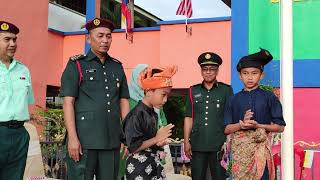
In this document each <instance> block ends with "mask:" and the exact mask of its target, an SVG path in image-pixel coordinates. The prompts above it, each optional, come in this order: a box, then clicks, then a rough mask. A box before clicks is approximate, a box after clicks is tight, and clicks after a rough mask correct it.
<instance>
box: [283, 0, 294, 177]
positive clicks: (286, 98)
mask: <svg viewBox="0 0 320 180" xmlns="http://www.w3.org/2000/svg"><path fill="white" fill-rule="evenodd" d="M280 2H281V4H280V16H281V21H280V22H281V25H280V27H281V40H280V47H281V48H280V52H281V53H280V54H281V59H280V62H281V100H282V103H283V116H284V119H285V121H286V123H287V125H286V127H285V131H284V133H283V135H282V149H281V159H282V179H283V180H293V179H294V151H293V45H292V44H293V32H292V0H281V1H280Z"/></svg>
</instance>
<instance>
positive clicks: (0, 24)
mask: <svg viewBox="0 0 320 180" xmlns="http://www.w3.org/2000/svg"><path fill="white" fill-rule="evenodd" d="M0 32H9V33H13V34H18V33H19V28H18V27H17V26H15V25H14V24H12V23H9V22H6V21H0Z"/></svg>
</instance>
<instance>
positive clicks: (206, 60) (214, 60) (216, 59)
mask: <svg viewBox="0 0 320 180" xmlns="http://www.w3.org/2000/svg"><path fill="white" fill-rule="evenodd" d="M198 64H199V65H200V66H204V65H217V66H220V65H221V64H222V59H221V57H220V56H219V55H218V54H215V53H213V52H205V53H202V54H201V55H200V56H199V57H198Z"/></svg>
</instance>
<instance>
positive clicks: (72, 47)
mask: <svg viewBox="0 0 320 180" xmlns="http://www.w3.org/2000/svg"><path fill="white" fill-rule="evenodd" d="M84 42H85V36H84V35H69V36H64V40H63V51H62V53H63V55H62V59H61V61H62V62H63V63H62V64H63V67H62V72H63V70H64V68H65V67H66V65H67V63H68V61H69V58H70V57H71V56H74V55H77V54H83V53H84V46H85V43H84ZM58 77H59V78H60V77H61V74H60V76H58ZM59 80H60V79H59Z"/></svg>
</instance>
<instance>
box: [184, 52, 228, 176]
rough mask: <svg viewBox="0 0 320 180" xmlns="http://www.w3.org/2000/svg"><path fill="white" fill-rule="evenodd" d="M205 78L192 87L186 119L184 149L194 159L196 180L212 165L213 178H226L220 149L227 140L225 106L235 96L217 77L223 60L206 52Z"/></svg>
mask: <svg viewBox="0 0 320 180" xmlns="http://www.w3.org/2000/svg"><path fill="white" fill-rule="evenodd" d="M198 63H199V65H200V67H201V75H202V77H203V81H202V83H200V84H197V85H193V86H191V87H190V89H189V96H188V98H187V104H186V114H185V120H184V151H185V154H186V155H187V157H189V158H191V166H192V167H191V171H192V179H193V180H205V179H206V171H207V168H208V165H209V167H210V172H211V177H212V179H215V180H216V179H217V180H222V179H224V180H225V179H226V176H225V170H224V169H223V168H222V167H221V165H220V161H219V158H220V157H219V156H220V155H219V151H220V150H221V147H222V145H223V143H224V142H225V138H226V137H225V135H224V132H223V131H224V125H223V124H224V119H223V114H224V106H225V103H226V102H227V100H228V98H229V97H230V96H232V95H233V90H232V88H231V87H230V86H229V85H227V84H224V83H222V82H218V81H217V79H216V77H217V75H218V72H219V66H220V65H221V64H222V59H221V57H220V56H219V55H217V54H215V53H212V52H206V53H203V54H201V55H200V56H199V58H198Z"/></svg>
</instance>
